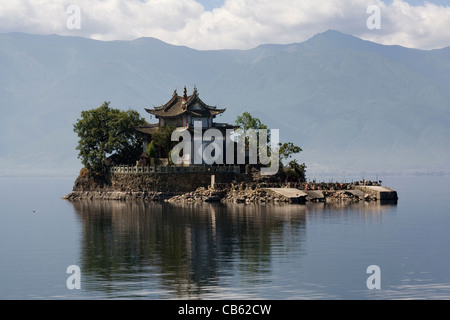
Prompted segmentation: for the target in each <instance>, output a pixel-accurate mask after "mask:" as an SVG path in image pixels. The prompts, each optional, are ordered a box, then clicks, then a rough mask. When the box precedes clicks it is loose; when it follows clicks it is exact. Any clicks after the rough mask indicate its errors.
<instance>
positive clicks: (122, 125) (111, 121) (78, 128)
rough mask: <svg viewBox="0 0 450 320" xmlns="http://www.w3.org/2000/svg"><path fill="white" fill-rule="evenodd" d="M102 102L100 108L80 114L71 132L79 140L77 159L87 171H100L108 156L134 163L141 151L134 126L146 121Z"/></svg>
mask: <svg viewBox="0 0 450 320" xmlns="http://www.w3.org/2000/svg"><path fill="white" fill-rule="evenodd" d="M109 104H110V102H104V103H103V105H102V106H101V107H99V108H96V109H92V110H87V111H82V112H81V118H80V119H78V120H77V122H76V123H75V124H74V128H73V131H74V132H75V133H77V135H78V137H79V141H78V146H77V148H76V149H77V150H79V153H78V158H80V159H81V162H82V164H83V165H84V166H85V167H86V168H87V169H89V170H92V171H100V170H101V169H102V165H103V162H104V160H105V159H106V158H107V157H108V156H111V155H112V156H115V158H116V159H118V160H119V161H120V160H123V161H132V160H136V159H137V157H138V156H139V154H140V152H141V148H142V147H141V143H142V141H141V139H140V137H139V135H138V132H137V131H136V130H135V129H134V127H136V126H139V125H143V124H145V119H144V118H142V117H140V115H139V113H138V112H137V111H134V110H128V111H121V110H119V109H113V108H110V107H109Z"/></svg>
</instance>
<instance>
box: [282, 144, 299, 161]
mask: <svg viewBox="0 0 450 320" xmlns="http://www.w3.org/2000/svg"><path fill="white" fill-rule="evenodd" d="M278 145H279V146H280V149H279V153H280V158H281V160H289V159H290V158H291V157H292V156H293V155H294V154H297V153H299V152H300V151H302V148H300V147H299V146H296V145H294V144H293V143H292V142H285V143H283V144H282V143H279V144H278Z"/></svg>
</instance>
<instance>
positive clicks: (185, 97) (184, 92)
mask: <svg viewBox="0 0 450 320" xmlns="http://www.w3.org/2000/svg"><path fill="white" fill-rule="evenodd" d="M183 99H184V100H187V90H186V86H184V91H183Z"/></svg>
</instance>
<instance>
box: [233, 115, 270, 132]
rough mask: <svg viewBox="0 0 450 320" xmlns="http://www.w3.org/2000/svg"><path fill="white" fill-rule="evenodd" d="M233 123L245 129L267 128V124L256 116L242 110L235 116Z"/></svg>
mask: <svg viewBox="0 0 450 320" xmlns="http://www.w3.org/2000/svg"><path fill="white" fill-rule="evenodd" d="M235 124H236V125H237V126H238V127H239V128H241V129H242V130H244V131H246V130H249V129H254V130H258V129H267V126H266V125H265V124H263V123H262V122H261V120H259V119H258V118H255V117H253V116H252V115H251V114H250V113H248V112H244V113H242V115H240V116H238V117H237V118H236V121H235Z"/></svg>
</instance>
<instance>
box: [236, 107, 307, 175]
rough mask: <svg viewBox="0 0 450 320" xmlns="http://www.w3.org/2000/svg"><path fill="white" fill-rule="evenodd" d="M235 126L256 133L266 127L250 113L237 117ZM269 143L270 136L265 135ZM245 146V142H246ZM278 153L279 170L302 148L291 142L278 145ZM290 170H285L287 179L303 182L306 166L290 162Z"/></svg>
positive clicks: (293, 161)
mask: <svg viewBox="0 0 450 320" xmlns="http://www.w3.org/2000/svg"><path fill="white" fill-rule="evenodd" d="M235 124H236V125H237V126H239V128H241V129H243V130H244V131H246V130H249V129H253V130H255V131H258V130H260V129H267V126H266V125H265V124H263V123H262V122H261V120H260V119H258V118H255V117H253V116H252V115H251V114H250V113H248V112H244V113H243V114H242V115H240V116H238V117H237V119H236V121H235ZM267 136H268V139H269V141H270V134H269V132H268V134H267ZM246 146H247V142H246ZM278 148H279V149H278V152H279V157H280V168H282V167H283V161H284V160H289V159H291V158H292V157H293V156H294V155H295V154H297V153H300V152H301V151H302V148H300V147H299V146H296V145H294V143H292V142H285V143H278ZM289 165H290V168H288V170H287V172H286V173H287V175H288V177H292V178H293V180H300V181H305V180H306V178H305V176H306V165H305V164H304V163H303V164H298V163H297V160H295V159H294V160H292V161H291V162H290V163H289Z"/></svg>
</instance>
